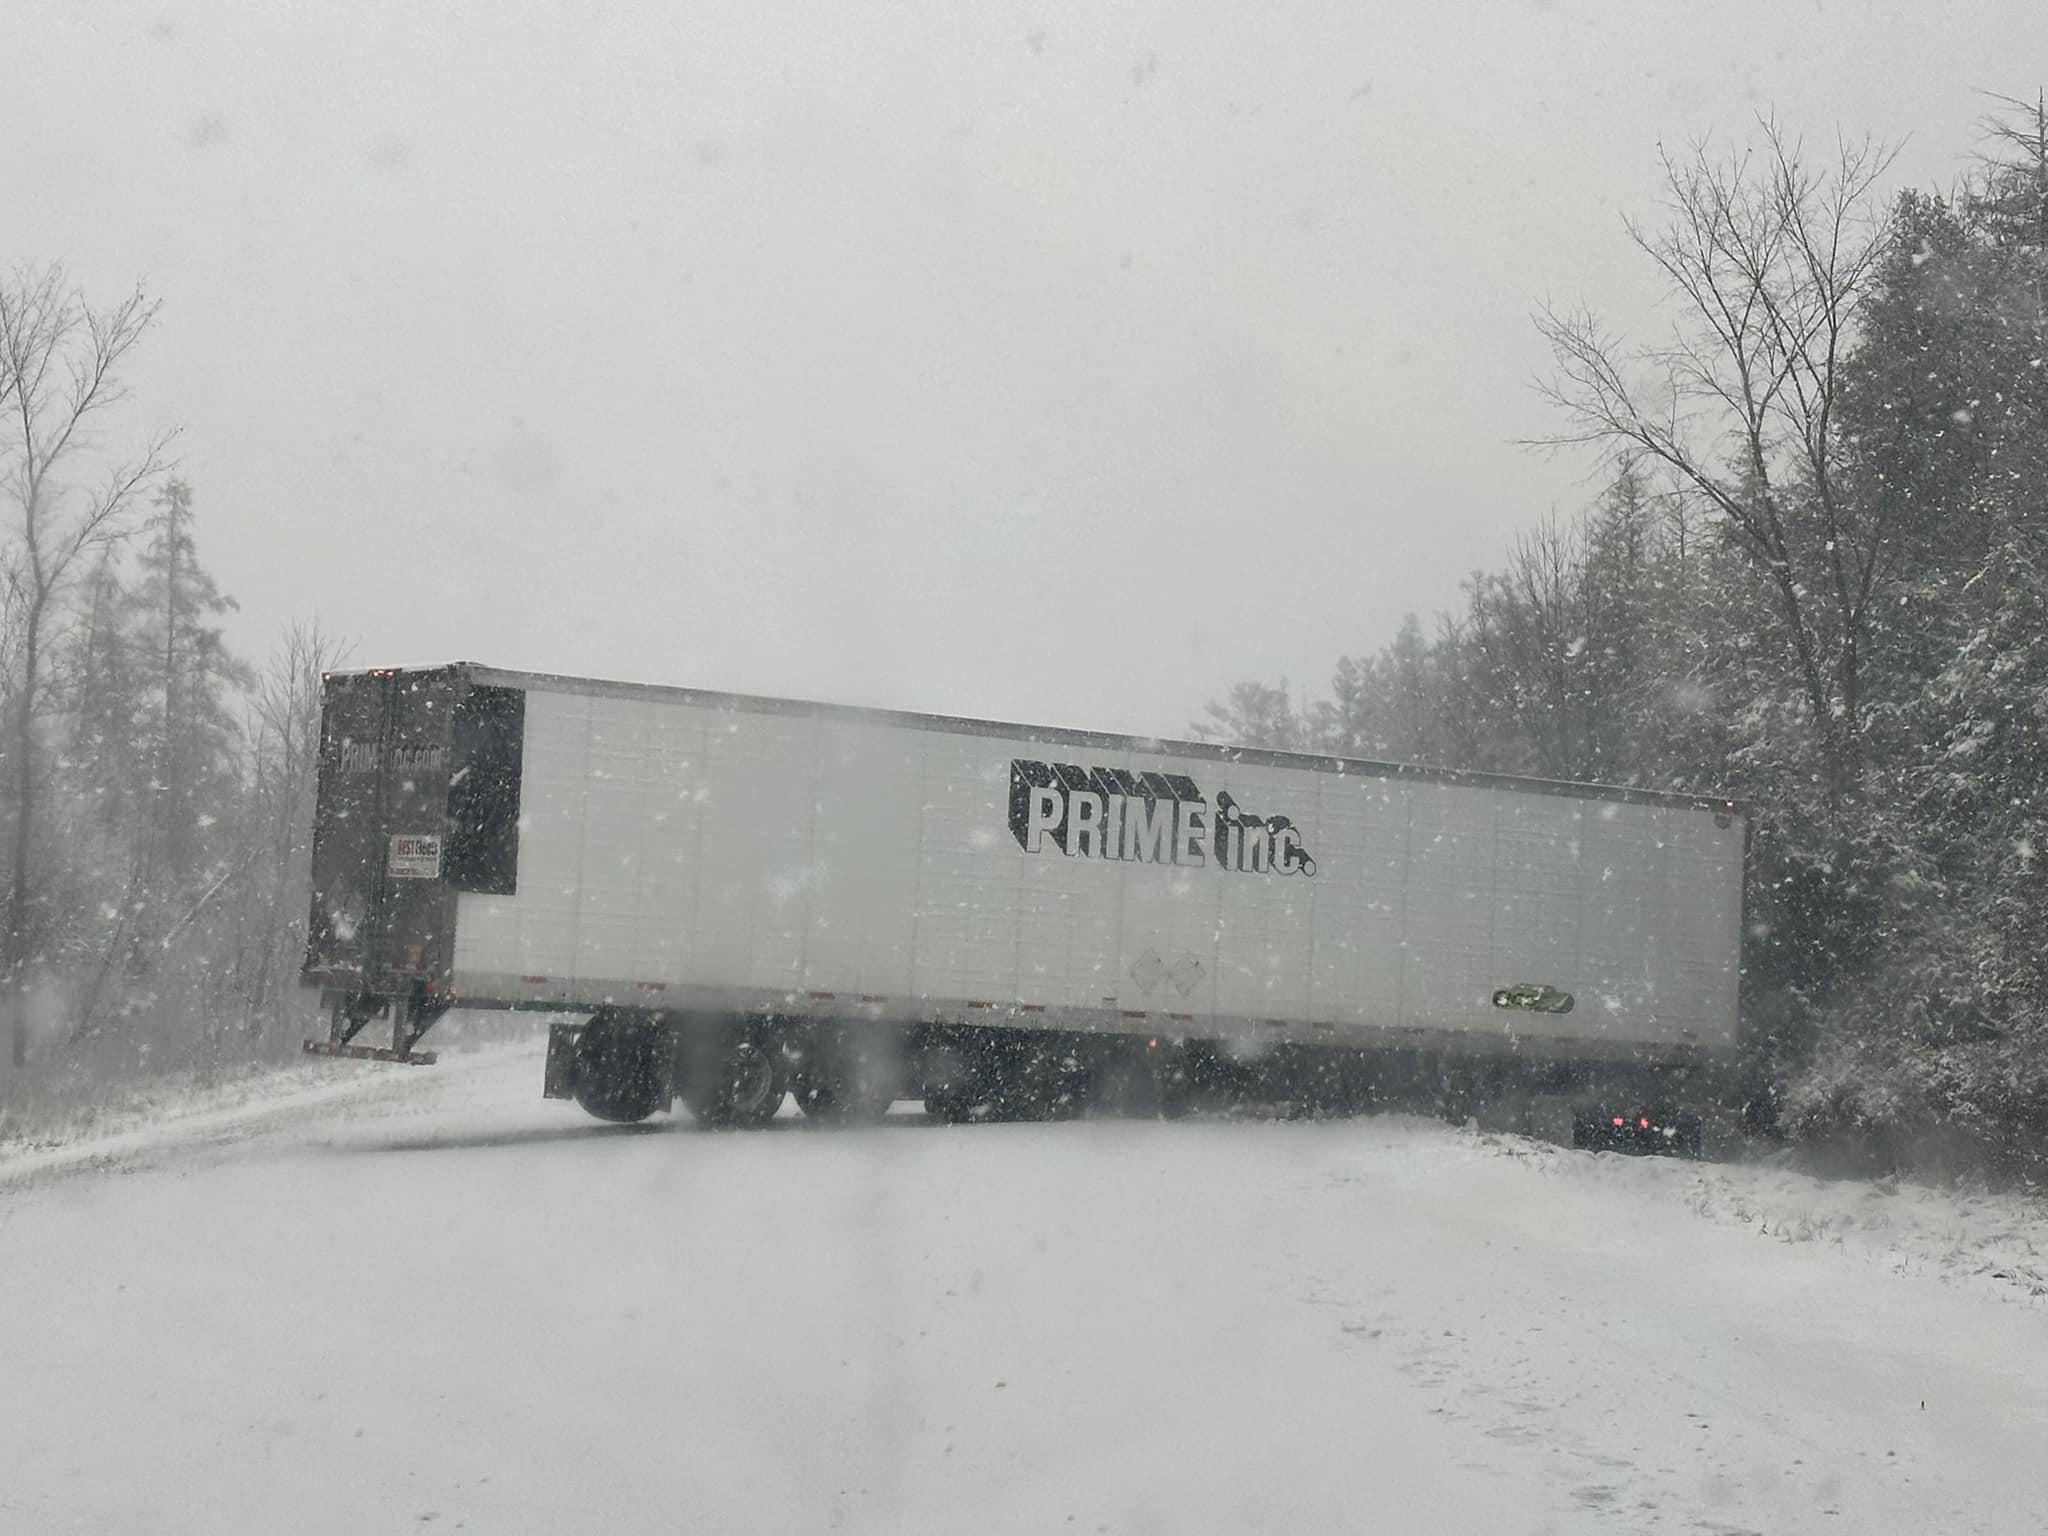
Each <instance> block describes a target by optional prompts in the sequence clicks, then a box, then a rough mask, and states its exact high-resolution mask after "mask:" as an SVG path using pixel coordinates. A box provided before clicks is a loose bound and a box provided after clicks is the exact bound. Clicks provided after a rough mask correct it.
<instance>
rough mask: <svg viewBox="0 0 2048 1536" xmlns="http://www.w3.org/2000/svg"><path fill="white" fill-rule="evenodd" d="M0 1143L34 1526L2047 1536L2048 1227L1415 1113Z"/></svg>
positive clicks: (528, 1071) (401, 1125) (466, 1099)
mask: <svg viewBox="0 0 2048 1536" xmlns="http://www.w3.org/2000/svg"><path fill="white" fill-rule="evenodd" d="M334 1071H335V1078H336V1080H337V1081H336V1083H335V1084H334V1085H331V1086H329V1087H327V1088H325V1089H321V1088H315V1089H311V1090H306V1089H303V1088H302V1089H299V1090H297V1091H296V1092H294V1093H293V1094H291V1095H289V1096H281V1097H278V1098H275V1099H273V1100H270V1101H268V1102H258V1103H255V1104H251V1105H244V1106H241V1107H238V1108H235V1109H232V1110H226V1111H219V1112H215V1113H212V1114H206V1115H197V1116H193V1117H191V1118H189V1119H185V1120H180V1121H177V1122H174V1123H171V1124H168V1125H166V1126H164V1127H162V1128H160V1129H156V1130H151V1131H144V1132H138V1133H135V1134H131V1135H128V1136H125V1137H117V1138H112V1139H105V1140H102V1141H99V1142H95V1143H91V1144H87V1145H82V1146H78V1147H73V1148H66V1149H59V1150H57V1151H54V1152H53V1151H44V1152H37V1153H29V1154H21V1153H18V1152H16V1153H13V1154H0V1531H4V1532H9V1533H12V1532H23V1533H29V1532H35V1533H43V1532H59V1531H82V1532H94V1533H100V1532H129V1531H133V1532H150V1533H152V1536H161V1533H165V1532H181V1531H190V1532H207V1533H243V1532H248V1533H264V1536H271V1533H277V1532H328V1531H332V1532H373V1531H401V1530H404V1531H419V1530H470V1531H481V1532H526V1531H533V1532H555V1531H560V1532H589V1531H604V1532H639V1531H656V1530H660V1531H734V1532H743V1531H826V1530H843V1531H852V1532H876V1533H883V1532H888V1533H896V1532H927V1531H928V1532H942V1531H943V1532H949V1533H950V1532H968V1531H983V1530H986V1531H1014V1532H1047V1531H1050V1532H1057V1531H1063V1530H1074V1531H1081V1532H1161V1533H1165V1532H1174V1533H1179V1532H1195V1531H1214V1532H1264V1531H1274V1532H1324V1531H1361V1532H1364V1531H1375V1532H1377V1531H1402V1532H1436V1531H1445V1532H1451V1531H1457V1532H1473V1531H1480V1532H1485V1533H1487V1536H1510V1533H1519V1532H1537V1531H1553V1532H1574V1531H1589V1532H1610V1531H1611V1532H1648V1531H1656V1532H1666V1531H1680V1532H1682V1531H1707V1532H1735V1531H1759V1532H1773V1533H1776V1532H1793V1531H1805V1530H1811V1529H1825V1530H1838V1531H1842V1532H1845V1533H1855V1536H1874V1533H1882V1532H1899V1533H1911V1536H1929V1533H1961V1532H1969V1531H1997V1532H2000V1533H2001V1536H2012V1533H2019V1532H2035V1531H2043V1530H2048V1456H2044V1448H2048V1294H2044V1293H2048V1220H2044V1219H2042V1217H2041V1216H2040V1215H2039V1213H2037V1212H2033V1211H2030V1210H2029V1209H2028V1208H2027V1207H2026V1206H2024V1205H2023V1204H2021V1203H2020V1202H2017V1201H2013V1200H2007V1199H2000V1198H1990V1197H1980V1198H1978V1199H1975V1200H1962V1199H1959V1198H1957V1197H1953V1196H1937V1195H1933V1194H1930V1193H1927V1192H1924V1191H1916V1190H1912V1189H1905V1190H1890V1189H1886V1188H1883V1187H1879V1186H1871V1185H1832V1186H1829V1185H1820V1184H1816V1183H1814V1182H1813V1181H1810V1180H1807V1179H1804V1178H1800V1177H1796V1176H1794V1175H1791V1174H1787V1173H1783V1172H1777V1171H1772V1170H1768V1169H1759V1168H1739V1169H1738V1168H1714V1167H1694V1166H1688V1165H1683V1164H1678V1163H1671V1162H1648V1161H1640V1160H1623V1159H1617V1158H1612V1157H1602V1158H1597V1159H1596V1158H1591V1157H1588V1156H1585V1155H1583V1154H1573V1153H1570V1152H1565V1151H1559V1150H1557V1149H1553V1148H1549V1147H1544V1146H1539V1145H1536V1144H1534V1143H1530V1142H1526V1141H1522V1140H1518V1139H1514V1138H1508V1137H1494V1136H1488V1135H1483V1134H1478V1133H1474V1132H1471V1131H1460V1130H1454V1129H1451V1128H1448V1127H1444V1126H1439V1125H1435V1124H1431V1123H1428V1122H1424V1121H1418V1120H1410V1119H1403V1118H1381V1119H1366V1120H1357V1121H1350V1122H1337V1123H1315V1124H1309V1123H1297V1124H1282V1123H1267V1122H1258V1123H1243V1122H1240V1123H1218V1122H1202V1123H1179V1124H1110V1123H1084V1124H1073V1125H1054V1126H1033V1125H1003V1126H966V1127H950V1128H949V1127H939V1126H935V1125H928V1124H926V1123H925V1122H924V1121H922V1120H921V1119H916V1118H909V1117H906V1118H904V1119H903V1120H902V1121H901V1123H891V1124H890V1125H887V1126H884V1127H881V1128H878V1129H875V1130H870V1131H862V1132H851V1133H847V1132H838V1133H834V1132H819V1131H812V1130H808V1129H807V1128H805V1127H804V1126H802V1125H801V1124H799V1123H796V1122H794V1121H787V1120H786V1121H783V1122H778V1124H777V1126H776V1127H774V1128H772V1129H771V1130H769V1131H767V1132H763V1133H759V1134H753V1135H717V1134H705V1133H699V1132H698V1131H696V1130H695V1129H694V1127H692V1126H690V1124H689V1123H688V1122H687V1120H684V1119H682V1118H680V1117H678V1119H676V1120H673V1121H672V1120H669V1119H666V1118H664V1119H661V1120H658V1121H656V1122H654V1123H653V1124H652V1125H650V1126H648V1127H636V1128H625V1129H620V1128H616V1127H607V1126H601V1125H598V1124H597V1123H595V1122H593V1121H590V1120H588V1119H586V1118H584V1117H583V1115H582V1114H581V1112H580V1111H578V1110H576V1109H574V1108H573V1107H571V1106H567V1105H562V1104H555V1103H546V1102H543V1101H541V1100H539V1099H538V1098H537V1093H538V1088H539V1075H540V1060H539V1054H538V1048H537V1047H535V1046H533V1045H530V1044H529V1045H522V1046H518V1047H513V1048H500V1049H493V1050H487V1051H483V1052H479V1053H477V1054H474V1055H468V1056H455V1057H451V1058H447V1059H445V1060H444V1064H443V1065H442V1066H441V1067H438V1068H435V1069H432V1070H406V1069H402V1068H376V1067H368V1068H365V1067H360V1066H357V1065H355V1064H336V1066H335V1069H334Z"/></svg>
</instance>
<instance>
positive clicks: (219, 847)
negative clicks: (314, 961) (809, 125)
mask: <svg viewBox="0 0 2048 1536" xmlns="http://www.w3.org/2000/svg"><path fill="white" fill-rule="evenodd" d="M156 314H157V306H156V303H155V301H154V300H152V299H151V298H150V297H149V296H148V295H147V294H146V293H144V292H141V291H137V292H134V293H131V294H129V295H127V296H126V297H124V298H122V299H121V300H119V301H118V302H116V303H114V304H112V305H109V306H96V305H94V304H93V303H91V302H90V301H89V300H88V298H87V297H86V296H85V295H84V294H83V293H82V292H81V291H80V290H79V289H78V287H77V286H76V285H74V284H73V282H72V281H71V280H70V278H69V277H68V275H67V274H66V273H65V271H64V270H63V268H61V267H54V266H53V267H49V268H44V269H39V270H26V269H24V270H16V271H14V272H12V273H9V274H7V275H5V276H4V277H0V848H4V850H5V858H6V867H5V877H4V886H0V890H4V906H0V1031H4V1036H5V1042H6V1043H5V1047H4V1051H0V1085H4V1092H0V1116H4V1112H5V1107H6V1103H7V1100H8V1098H9V1097H10V1096H14V1097H16V1098H18V1097H19V1095H20V1093H21V1092H22V1091H23V1090H24V1089H25V1088H27V1087H33V1086H35V1085H37V1084H39V1083H43V1084H47V1083H48V1082H49V1081H51V1080H52V1079H53V1078H57V1077H72V1076H84V1077H88V1078H95V1079H96V1078H103V1077H106V1076H110V1075H120V1074H123V1073H133V1072H136V1071H138V1070H151V1069H157V1068H164V1067H184V1066H191V1065H207V1064H217V1063H219V1062H221V1061H223V1060H227V1059H246V1058H249V1057H252V1056H261V1055H265V1054H273V1053H277V1052H281V1051H284V1050H287V1049H291V1048H293V1047H294V1046H295V1044H296V1041H297V1039H298V1038H299V1036H300V1034H301V1033H302V1025H303V1021H302V1019H301V1018H300V1017H298V1015H297V1010H296V1008H295V1006H294V1003H295V999H296V986H295V972H296V967H297V963H298V959H299V951H300V947H301V944H302V940H303V927H304V919H305V906H306V894H305V893H306V887H307V878H308V876H307V863H308V839H309V833H310V826H311V799H312V789H313V775H314V768H315V754H316V752H317V745H318V732H319V719H318V710H319V678H320V673H321V671H322V670H323V669H325V668H327V667H329V666H331V665H332V664H333V663H334V662H335V661H336V659H337V657H338V654H339V648H338V647H337V646H336V645H335V643H334V642H333V641H332V640H331V639H330V638H329V637H328V636H326V635H323V634H322V633H321V632H320V631H319V630H318V629H317V627H297V628H294V629H292V630H291V631H290V632H289V633H287V634H286V635H285V636H283V637H282V639H281V640H280V642H279V644H278V646H277V648H276V650H275V653H274V655H273V656H272V657H271V658H270V660H269V661H268V663H267V664H266V665H264V666H262V667H260V668H258V667H253V666H251V665H250V664H249V663H248V662H246V661H244V660H242V659H241V658H239V657H237V656H236V655H235V654H234V653H233V652H232V651H231V650H230V648H229V647H228V646H227V644H226V643H225V641H224V639H223V636H222V630H221V619H222V617H223V615H224V614H226V613H227V612H228V611H229V610H230V609H232V607H233V606H234V605H233V602H232V600H231V599H230V598H228V597H227V596H225V595H224V594H223V593H222V592H221V591H220V589H219V587H218V586H217V584H216V583H215V581H214V579H213V577H212V576H211V575H210V574H209V573H208V572H207V570H206V568H205V566H204V565H203V564H202V563H201V560H200V557H199V539H198V532H197V527H198V498H197V494H196V492H195V490H194V488H193V486H192V485H191V484H190V483H189V482H188V481H187V480H185V479H183V478H181V477H180V476H179V475H178V473H177V466H176V463H175V460H174V458H173V455H172V450H173V448H174V446H175V443H174V439H173V436H172V435H170V434H163V435H157V436H147V435H145V436H141V437H139V438H138V437H136V436H135V435H134V434H133V431H132V428H131V427H129V425H128V424H126V423H125V422H124V420H123V418H122V414H121V412H120V409H119V408H120V407H121V406H122V405H123V403H124V401H125V398H126V389H125V385H124V369H125V366H126V365H127V364H128V362H129V361H130V358H131V355H132V353H133V352H134V350H135V348H136V347H137V346H139V345H140V344H141V343H142V341H143V340H144V338H145V337H146V335H147V334H148V332H149V330H150V328H151V325H152V324H153V322H154V320H155V318H156Z"/></svg>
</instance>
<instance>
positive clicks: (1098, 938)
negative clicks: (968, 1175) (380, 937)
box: [455, 673, 1745, 1054]
mask: <svg viewBox="0 0 2048 1536" xmlns="http://www.w3.org/2000/svg"><path fill="white" fill-rule="evenodd" d="M478 677H479V679H480V680H488V681H495V682H500V683H504V684H524V686H525V687H526V689H527V699H526V716H525V758H524V780H523V789H522V816H521V825H520V836H519V851H518V871H517V889H516V892H515V893H513V894H510V895H486V894H477V893H464V894H463V895H462V896H461V897H460V898H459V901H460V906H459V912H458V921H457V925H456V960H455V968H456V976H455V983H456V985H457V987H458V989H459V990H460V991H461V993H462V994H463V995H464V996H465V997H472V998H491V999H494V1000H499V1001H525V1002H545V1001H550V1000H561V1001H564V1002H566V1003H574V1004H583V1005H595V1004H596V1003H599V1002H602V1001H604V1000H605V999H606V998H607V997H610V998H611V999H613V1000H615V1001H617V1002H621V1003H628V1004H634V1005H641V1006H649V1007H677V1006H684V1005H687V1004H690V1003H704V1004H707V1005H736V1006H743V1007H764V1008H770V1009H774V1010H777V1011H799V1012H801V1011H814V1012H823V1013H833V1012H854V1011H858V1010H859V1009H867V1010H870V1011H876V1012H879V1013H881V1014H882V1015H883V1016H885V1017H901V1018H948V1017H951V1018H960V1017H965V1018H971V1019H974V1020H977V1021H984V1022H988V1023H1002V1022H1005V1021H1012V1020H1013V1021H1014V1022H1017V1023H1019V1024H1023V1025H1030V1026H1060V1027H1079V1028H1114V1029H1126V1030H1139V1031H1143V1030H1154V1029H1156V1030H1158V1031H1159V1032H1161V1033H1174V1034H1179V1033H1188V1034H1222V1035H1234V1034H1249V1035H1252V1036H1255V1037H1262V1038H1267V1039H1275V1040H1300V1041H1312V1042H1321V1043H1331V1044H1337V1043H1373V1042H1377V1041H1382V1040H1385V1039H1386V1038H1387V1034H1386V1032H1388V1031H1394V1032H1399V1033H1406V1032H1410V1031H1415V1030H1425V1031H1429V1032H1432V1033H1439V1032H1455V1033H1460V1034H1466V1035H1472V1034H1477V1035H1481V1036H1487V1037H1506V1036H1509V1035H1513V1036H1514V1037H1516V1038H1517V1039H1518V1040H1519V1041H1520V1042H1521V1043H1522V1044H1523V1045H1525V1046H1529V1047H1537V1048H1541V1047H1542V1046H1543V1045H1544V1044H1545V1043H1549V1044H1550V1045H1551V1048H1553V1049H1560V1050H1569V1051H1570V1052H1572V1053H1574V1054H1578V1053H1603V1052H1605V1051H1610V1050H1611V1051H1620V1050H1623V1049H1626V1048H1628V1047H1631V1046H1635V1045H1645V1044H1646V1045H1650V1046H1652V1047H1656V1046H1667V1047H1668V1046H1680V1045H1682V1046H1687V1047H1695V1048H1699V1049H1702V1050H1705V1051H1707V1052H1710V1053H1713V1052H1721V1051H1727V1050H1731V1049H1732V1048H1733V1047H1734V1045H1735V1039H1736V995H1737V986H1738V962H1737V958H1736V957H1737V955H1738V953H1739V940H1740V932H1739V930H1740V922H1741V890H1742V863H1743V848H1744V831H1745V829H1744V825H1743V821H1742V818H1741V816H1740V815H1739V814H1729V813H1727V812H1724V811H1720V810H1717V809H1716V808H1714V807H1712V806H1710V805H1708V804H1705V803H1677V802H1667V801H1660V800H1656V799H1652V798H1647V797H1635V798H1631V797H1623V796H1619V795H1617V796H1615V797H1613V798H1594V797H1591V795H1590V794H1589V795H1586V796H1582V795H1580V794H1579V793H1576V792H1570V791H1566V790H1565V789H1564V788H1563V787H1562V786H1556V787H1550V788H1544V787H1519V786H1518V787H1509V786H1506V785H1502V784H1500V783H1496V782H1479V783H1474V782H1455V781H1445V780H1443V779H1431V778H1425V777H1411V776H1400V775H1389V774H1385V773H1375V772H1372V771H1369V770H1368V769H1367V768H1365V767H1362V766H1360V765H1352V766H1351V767H1350V768H1348V769H1347V770H1345V771H1335V769H1334V768H1332V769H1330V771H1320V770H1318V769H1316V768H1311V767H1308V766H1301V765H1297V764H1295V763H1286V764H1281V763H1275V762H1272V761H1270V760H1263V755H1260V754H1253V755H1251V757H1250V758H1249V759H1247V760H1243V761H1231V760H1226V759H1222V758H1218V757H1211V756H1193V755H1185V756H1175V755H1171V754H1165V753H1158V752H1146V751H1143V750H1139V749H1138V745H1137V744H1134V743H1113V744H1110V745H1080V744H1077V743H1075V742H1073V741H1071V740H1061V739H1058V738H1054V739H1049V740H1047V739H1037V738H1034V737H1033V736H1032V735H1031V733H1030V732H1028V731H1026V730H1022V729H1019V730H1016V731H1014V732H1010V731H1007V730H1006V729H1005V728H999V727H993V726H969V725H966V724H965V723H938V722H934V723H933V724H931V725H928V726H919V725H916V724H908V723H905V722H904V720H903V718H902V717H882V716H865V715H857V714H854V713H851V712H838V711H832V712H810V711H806V710H805V709H803V708H802V707H800V706H781V705H769V706H760V707H752V708H750V707H745V706H744V705H737V704H734V703H733V702H731V701H726V700H720V699H710V700H705V699H703V698H700V697H696V696H686V695H680V694H669V693H664V692H662V691H659V690H650V689H618V690H612V691H608V690H607V689H606V688H605V687H604V686H603V685H588V686H584V685H576V684H569V683H560V684H555V685H549V684H546V683H544V682H542V681H541V680H538V679H522V678H519V677H517V676H516V675H513V674H484V673H479V674H478ZM1326 766H1327V765H1326ZM1076 770H1080V772H1079V773H1077V772H1076ZM1084 775H1085V777H1084ZM1041 781H1043V782H1041ZM1089 786H1093V788H1094V789H1095V790H1100V789H1104V788H1106V789H1108V790H1110V791H1111V792H1112V793H1110V794H1108V795H1106V796H1105V795H1101V794H1096V793H1091V789H1090V788H1089ZM1119 788H1122V789H1124V790H1127V791H1130V793H1128V794H1127V795H1125V796H1124V797H1123V798H1122V800H1121V804H1120V805H1119V804H1118V803H1116V802H1118V799H1119V797H1118V795H1117V794H1116V793H1115V791H1117V790H1118V789H1119ZM1155 791H1156V792H1157V794H1156V795H1155V794H1154V792H1155ZM1034 794H1037V795H1038V797H1039V798H1037V799H1035V800H1034V799H1033V795H1034ZM1077 798H1078V799H1079V800H1082V801H1102V802H1104V804H1103V805H1102V806H1101V807H1100V808H1097V811H1096V814H1097V815H1099V816H1100V817H1102V818H1103V822H1111V821H1112V820H1113V824H1107V825H1105V824H1101V823H1098V822H1097V821H1096V820H1095V819H1094V818H1093V817H1091V815H1090V808H1089V807H1087V806H1085V805H1084V806H1083V808H1082V809H1080V810H1078V811H1077V810H1075V803H1076V800H1077ZM1148 800H1149V802H1150V803H1149V804H1148V803H1147V802H1148ZM1162 806H1164V807H1165V809H1163V810H1162V809H1161V807H1162ZM1186 807H1194V808H1195V810H1196V814H1195V815H1194V816H1192V817H1188V816H1186V814H1185V808H1186ZM1119 810H1121V811H1122V813H1123V814H1122V815H1121V817H1120V818H1117V812H1118V811H1119ZM1055 814H1057V816H1058V820H1057V821H1055V820H1054V817H1055ZM1034 817H1035V820H1034ZM1175 817H1180V818H1181V820H1180V821H1178V822H1176V821H1175V819H1174V818H1175ZM1219 819H1220V820H1223V821H1226V822H1229V823H1231V824H1232V825H1237V824H1238V823H1240V822H1242V821H1246V820H1251V821H1253V822H1254V827H1255V830H1254V831H1253V832H1251V833H1250V834H1248V835H1247V836H1245V837H1244V838H1243V839H1242V843H1241V848H1240V847H1233V848H1232V849H1231V851H1230V852H1229V854H1228V855H1227V856H1226V860H1225V861H1224V862H1227V863H1229V864H1231V865H1233V866H1234V865H1235V864H1237V863H1240V862H1241V863H1243V864H1245V865H1246V866H1247V867H1245V868H1242V869H1240V868H1237V867H1221V865H1220V864H1219V860H1218V858H1217V839H1216V831H1217V828H1216V823H1217V821H1218V820H1219ZM1279 820H1284V822H1285V823H1286V827H1285V829H1284V830H1281V831H1278V832H1275V831H1273V830H1272V827H1273V825H1274V823H1275V822H1276V821H1279ZM1133 823H1135V826H1134V825H1133ZM1105 854H1109V855H1124V856H1121V857H1119V856H1110V857H1105V856H1103V855H1105ZM1261 864H1263V865H1264V866H1265V867H1263V868H1261V867H1259V866H1260V865H1261ZM1518 986H1524V987H1552V988H1556V989H1559V990H1560V991H1562V992H1565V993H1569V994H1571V996H1572V997H1573V999H1574V1006H1573V1007H1572V1008H1571V1011H1569V1012H1543V1011H1532V1010H1529V1009H1525V1008H1519V1007H1517V1008H1502V1007H1499V1006H1496V1003H1495V1001H1494V999H1495V996H1496V994H1497V993H1498V992H1500V991H1501V989H1503V988H1512V987H1518ZM1567 1042H1570V1044H1569V1045H1567Z"/></svg>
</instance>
